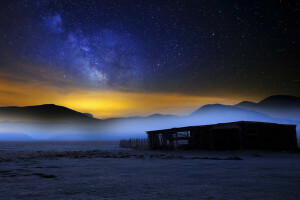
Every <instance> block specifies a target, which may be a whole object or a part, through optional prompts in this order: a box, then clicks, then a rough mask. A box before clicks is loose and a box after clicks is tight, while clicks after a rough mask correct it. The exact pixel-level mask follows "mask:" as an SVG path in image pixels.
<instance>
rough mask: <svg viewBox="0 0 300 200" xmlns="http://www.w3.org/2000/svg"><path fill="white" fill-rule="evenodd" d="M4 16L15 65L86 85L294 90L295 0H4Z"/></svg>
mask: <svg viewBox="0 0 300 200" xmlns="http://www.w3.org/2000/svg"><path fill="white" fill-rule="evenodd" d="M0 18H1V21H0V44H1V45H0V50H1V52H0V67H1V68H2V69H5V70H6V71H10V72H11V74H14V73H15V71H16V70H17V68H18V65H20V63H23V64H24V63H25V64H27V65H31V66H38V67H41V68H45V69H49V70H59V71H61V72H62V73H61V74H60V75H59V76H61V77H60V78H62V79H66V80H69V81H72V82H76V83H77V84H78V85H81V86H86V87H92V88H110V89H111V88H113V89H118V90H124V89H125V90H135V91H159V92H176V93H188V94H200V95H201V94H204V95H211V94H214V95H216V94H217V95H221V96H222V95H223V96H224V95H226V94H229V93H230V94H247V95H252V96H255V95H268V94H273V93H286V94H294V95H299V86H300V81H299V75H300V73H299V66H298V65H299V52H300V51H299V50H300V49H299V37H298V36H299V20H300V18H299V4H298V3H297V2H296V1H293V2H285V1H268V2H266V1H229V2H227V1H226V2H224V1H102V0H100V1H54V0H53V1H51V0H44V1H25V0H24V1H2V2H1V13H0ZM24 71H25V72H26V70H24ZM12 76H13V75H12ZM23 76H24V77H25V76H26V73H24V74H23ZM28 78H29V79H30V78H32V77H28ZM52 84H54V85H55V84H56V83H55V80H53V83H52Z"/></svg>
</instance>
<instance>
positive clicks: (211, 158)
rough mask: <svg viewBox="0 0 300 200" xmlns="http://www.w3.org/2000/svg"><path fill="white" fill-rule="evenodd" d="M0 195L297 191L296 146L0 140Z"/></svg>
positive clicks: (297, 194) (272, 194)
mask: <svg viewBox="0 0 300 200" xmlns="http://www.w3.org/2000/svg"><path fill="white" fill-rule="evenodd" d="M0 199H272V200H274V199H278V200H279V199H285V200H288V199H293V200H294V199H300V154H299V153H293V152H266V151H264V152H263V151H227V152H222V151H165V152H164V151H138V150H130V149H120V148H118V146H117V144H115V143H109V142H104V143H103V142H53V143H46V142H44V143H43V142H42V143H3V142H2V143H0Z"/></svg>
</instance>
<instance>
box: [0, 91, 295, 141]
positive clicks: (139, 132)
mask: <svg viewBox="0 0 300 200" xmlns="http://www.w3.org/2000/svg"><path fill="white" fill-rule="evenodd" d="M299 105H300V98H298V97H294V96H284V95H276V96H270V97H268V98H266V99H264V100H262V101H260V102H258V103H254V102H248V101H243V102H241V103H239V104H236V105H222V104H208V105H204V106H202V107H201V108H199V109H197V110H196V111H194V112H193V113H191V114H189V115H186V116H176V115H162V114H153V115H149V116H146V117H138V116H136V117H123V118H110V119H96V118H93V116H92V115H90V114H86V113H80V112H77V111H74V110H71V109H69V108H66V107H62V106H57V105H53V104H45V105H39V106H27V107H0V128H1V129H0V141H1V140H3V138H4V139H5V138H6V140H9V139H10V137H9V132H10V133H15V137H16V138H17V136H18V138H22V137H23V138H22V139H23V140H25V139H26V138H27V136H29V137H31V138H33V139H42V140H43V139H51V140H68V139H78V140H80V139H88V140H94V139H95V138H98V139H112V138H115V139H120V138H128V137H145V136H146V134H145V131H147V130H157V129H165V128H172V127H181V126H194V125H203V124H214V123H225V122H232V121H264V122H274V123H283V124H296V125H297V131H298V134H299V133H300V106H299ZM40 122H43V123H40ZM1 134H2V135H1ZM17 134H19V135H17ZM20 134H25V135H27V136H24V135H23V136H22V135H20ZM21 136H22V137H21ZM298 136H299V135H298ZM1 138H2V139H1ZM13 138H14V137H13Z"/></svg>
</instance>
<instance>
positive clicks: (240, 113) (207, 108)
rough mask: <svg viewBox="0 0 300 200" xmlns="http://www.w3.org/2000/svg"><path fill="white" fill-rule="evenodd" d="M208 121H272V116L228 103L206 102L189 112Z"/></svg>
mask: <svg viewBox="0 0 300 200" xmlns="http://www.w3.org/2000/svg"><path fill="white" fill-rule="evenodd" d="M191 116H193V117H197V118H199V119H201V120H205V121H207V122H208V123H214V122H230V121H239V120H245V121H251V120H253V121H272V118H271V117H269V116H267V115H265V114H262V113H259V112H255V111H252V110H247V109H243V108H238V107H235V106H230V105H222V104H208V105H204V106H202V107H201V108H199V109H198V110H196V111H195V112H193V113H192V114H191Z"/></svg>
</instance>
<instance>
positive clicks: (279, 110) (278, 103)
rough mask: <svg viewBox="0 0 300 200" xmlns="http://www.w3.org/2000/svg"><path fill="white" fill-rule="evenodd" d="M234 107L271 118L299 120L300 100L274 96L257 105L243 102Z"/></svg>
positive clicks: (287, 96)
mask: <svg viewBox="0 0 300 200" xmlns="http://www.w3.org/2000/svg"><path fill="white" fill-rule="evenodd" d="M235 107H238V108H243V109H248V110H253V111H257V112H261V113H264V114H267V115H270V116H272V117H277V118H286V119H292V120H300V98H299V97H295V96H289V95H274V96H270V97H267V98H265V99H263V100H262V101H260V102H258V103H253V102H249V101H243V102H241V103H239V104H236V105H235Z"/></svg>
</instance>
